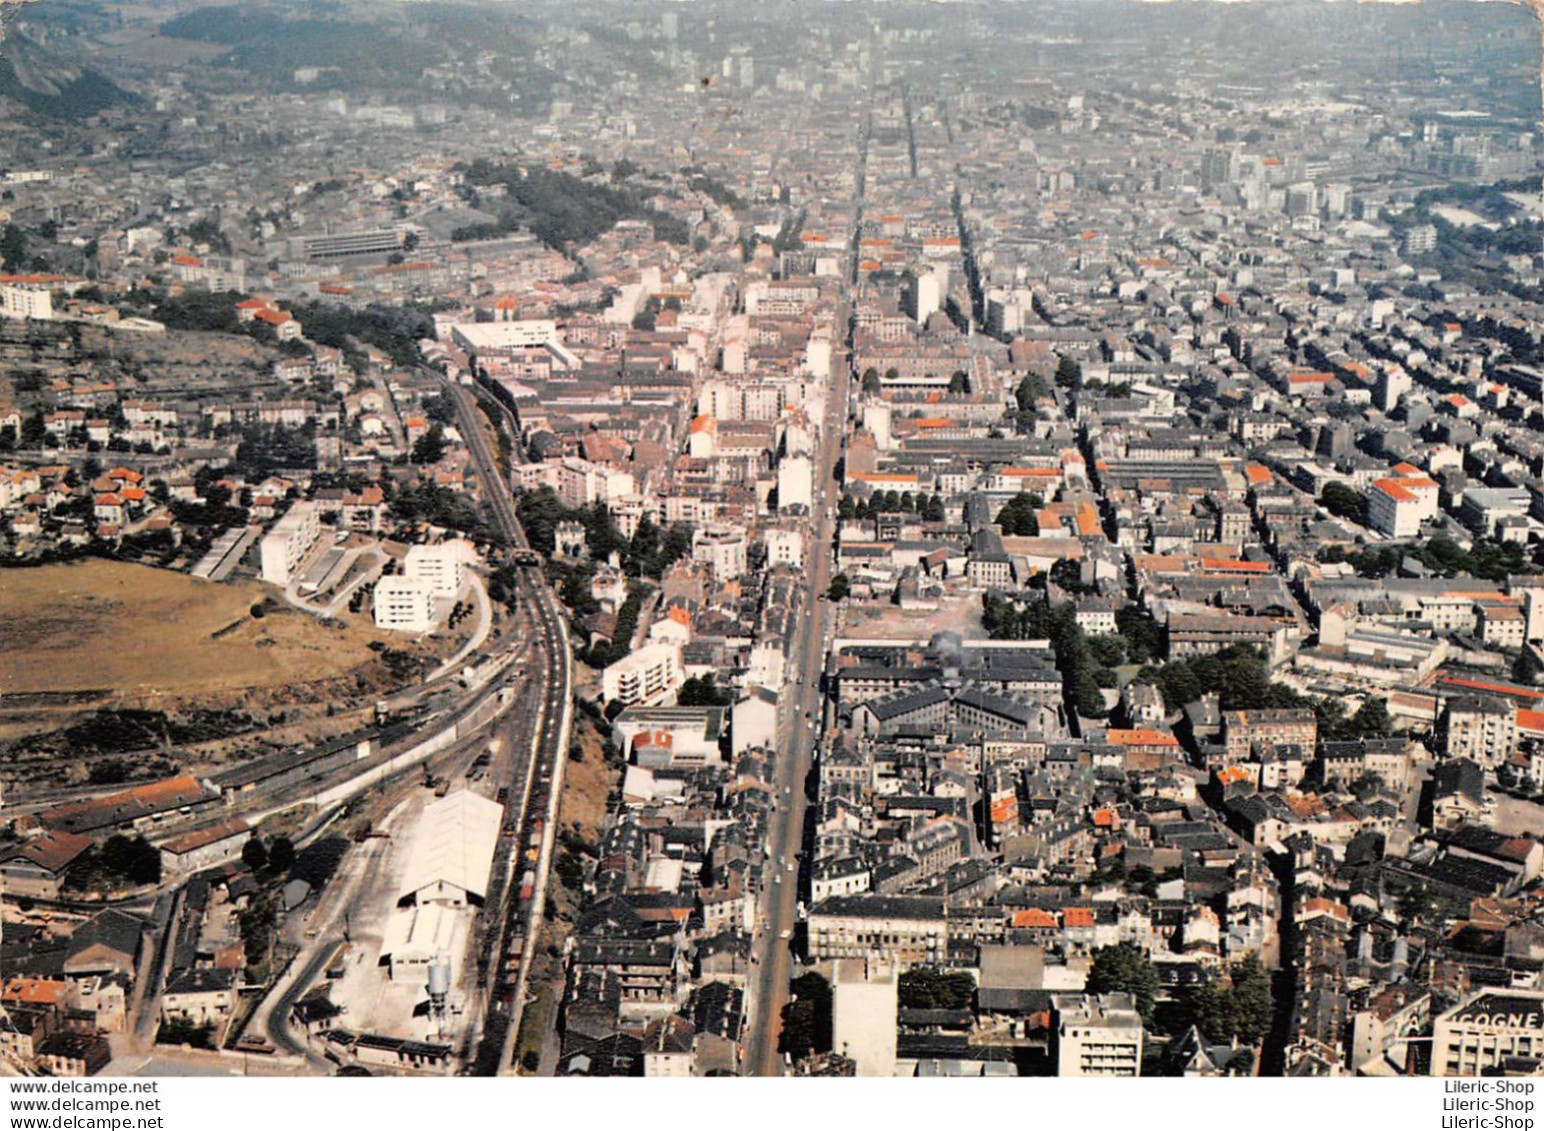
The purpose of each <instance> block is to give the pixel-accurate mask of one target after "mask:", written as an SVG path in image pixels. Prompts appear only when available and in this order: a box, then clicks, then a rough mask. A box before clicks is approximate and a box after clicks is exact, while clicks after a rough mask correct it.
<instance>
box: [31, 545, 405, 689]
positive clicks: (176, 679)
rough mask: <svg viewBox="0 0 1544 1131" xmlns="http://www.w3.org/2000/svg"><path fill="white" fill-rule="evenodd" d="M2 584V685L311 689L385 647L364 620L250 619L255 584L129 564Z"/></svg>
mask: <svg viewBox="0 0 1544 1131" xmlns="http://www.w3.org/2000/svg"><path fill="white" fill-rule="evenodd" d="M4 582H5V583H4V585H0V638H4V639H5V640H6V642H7V645H6V648H5V650H4V652H3V653H0V687H4V688H5V689H6V691H7V692H8V693H14V692H23V693H25V692H39V691H52V692H59V691H73V690H85V689H101V690H107V691H110V692H114V693H118V694H146V693H150V694H165V695H180V694H187V693H195V694H196V693H201V692H209V691H223V690H232V689H239V688H267V687H275V686H279V685H288V684H294V683H306V682H310V681H313V680H318V679H326V678H329V677H332V676H336V675H340V674H342V673H343V672H346V671H349V670H350V669H352V668H355V667H358V666H360V665H362V664H364V663H366V662H367V661H369V660H371V659H373V658H374V654H373V653H372V652H371V651H370V650H369V644H370V642H371V641H373V640H385V639H387V638H386V636H385V634H383V633H379V632H377V631H376V630H375V629H374V628H373V627H371V626H369V624H368V622H367V621H365V620H364V618H362V617H358V618H345V619H343V620H340V621H339V622H338V623H337V625H336V626H331V625H326V624H323V623H322V622H320V621H318V620H316V619H315V618H313V617H310V616H307V615H305V614H303V613H299V612H293V611H288V610H284V609H275V610H273V611H269V612H267V614H266V615H264V616H263V617H261V618H258V617H253V616H251V609H252V607H253V606H254V605H257V604H258V603H259V602H261V601H262V600H263V599H264V597H265V596H267V593H266V592H265V590H264V589H263V588H262V587H261V586H259V585H257V584H255V583H238V584H232V585H211V584H209V583H207V582H202V581H197V580H195V579H193V578H191V577H188V576H186V575H184V574H180V573H173V572H171V571H169V570H160V569H154V568H151V567H148V566H140V565H130V564H127V563H124V562H109V561H87V562H77V563H70V564H63V565H51V566H43V567H41V568H38V569H20V570H7V571H6V573H5V576H4Z"/></svg>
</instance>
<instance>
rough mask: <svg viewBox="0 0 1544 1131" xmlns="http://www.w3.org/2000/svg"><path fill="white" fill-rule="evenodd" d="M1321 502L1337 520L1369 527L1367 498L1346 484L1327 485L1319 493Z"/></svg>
mask: <svg viewBox="0 0 1544 1131" xmlns="http://www.w3.org/2000/svg"><path fill="white" fill-rule="evenodd" d="M1319 502H1320V503H1322V504H1323V505H1324V509H1325V510H1327V511H1329V512H1330V514H1332V515H1334V516H1335V517H1336V518H1343V519H1346V520H1348V521H1350V522H1354V523H1357V524H1358V525H1360V526H1366V525H1367V496H1366V495H1364V494H1362V493H1361V492H1360V491H1355V490H1353V489H1352V488H1350V487H1347V486H1346V485H1345V484H1344V483H1326V484H1325V485H1324V490H1323V491H1321V492H1320V493H1319Z"/></svg>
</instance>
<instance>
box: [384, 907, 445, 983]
mask: <svg viewBox="0 0 1544 1131" xmlns="http://www.w3.org/2000/svg"><path fill="white" fill-rule="evenodd" d="M459 918H460V913H459V912H458V911H457V910H456V909H455V908H453V907H446V906H445V905H443V904H440V903H422V904H418V905H416V906H414V907H407V908H402V909H400V910H397V911H394V912H393V913H392V916H391V918H390V919H389V920H387V922H386V937H385V939H384V940H383V941H382V943H381V965H382V966H385V967H386V968H387V970H388V971H389V972H390V974H391V979H392V981H394V982H396V981H418V982H422V981H425V979H426V978H427V977H428V970H429V964H430V963H431V962H433V961H434V960H435V959H436V958H442V957H444V956H449V955H459V954H460V951H461V946H460V945H459V944H462V943H464V942H465V938H464V936H465V931H464V930H459V929H458V928H459V927H460V924H459V923H458V919H459ZM458 936H461V937H459V938H458ZM445 961H449V959H448V958H445Z"/></svg>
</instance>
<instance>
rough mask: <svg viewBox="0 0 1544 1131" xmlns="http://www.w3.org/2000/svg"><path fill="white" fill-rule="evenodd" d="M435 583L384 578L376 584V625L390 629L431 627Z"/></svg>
mask: <svg viewBox="0 0 1544 1131" xmlns="http://www.w3.org/2000/svg"><path fill="white" fill-rule="evenodd" d="M434 625H435V618H434V585H433V583H432V582H429V581H425V580H423V579H421V578H416V577H383V578H381V579H380V581H378V582H376V583H375V627H376V628H384V629H386V630H387V631H389V632H430V631H432V630H433V629H434Z"/></svg>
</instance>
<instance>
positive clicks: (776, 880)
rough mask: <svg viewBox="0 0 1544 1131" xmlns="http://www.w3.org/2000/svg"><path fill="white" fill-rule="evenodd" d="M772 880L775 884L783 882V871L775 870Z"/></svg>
mask: <svg viewBox="0 0 1544 1131" xmlns="http://www.w3.org/2000/svg"><path fill="white" fill-rule="evenodd" d="M772 882H773V883H774V884H780V883H782V882H783V873H781V872H773V873H772Z"/></svg>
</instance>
